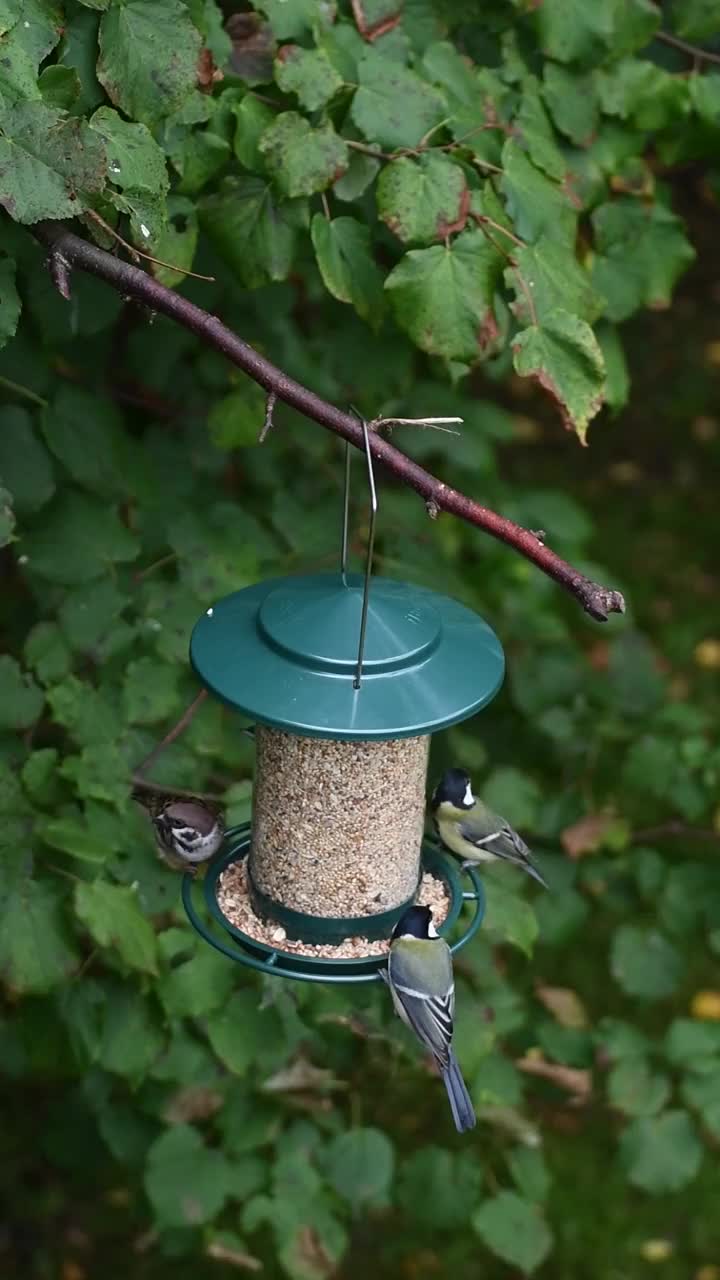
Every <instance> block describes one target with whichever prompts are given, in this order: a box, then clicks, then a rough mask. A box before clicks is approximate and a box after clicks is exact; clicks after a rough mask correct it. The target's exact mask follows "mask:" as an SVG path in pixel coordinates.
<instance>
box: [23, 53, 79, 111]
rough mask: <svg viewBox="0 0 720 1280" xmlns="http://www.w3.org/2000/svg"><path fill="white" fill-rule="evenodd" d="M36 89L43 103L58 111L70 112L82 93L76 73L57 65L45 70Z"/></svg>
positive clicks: (69, 68)
mask: <svg viewBox="0 0 720 1280" xmlns="http://www.w3.org/2000/svg"><path fill="white" fill-rule="evenodd" d="M38 88H39V90H40V92H41V94H42V97H43V102H45V103H46V104H47V106H48V107H57V109H58V110H59V111H71V110H72V108H73V107H74V106H75V104H76V103H77V101H78V99H79V97H80V94H81V93H82V85H81V84H80V77H79V75H78V73H77V71H75V69H74V68H73V67H62V66H60V65H59V64H56V65H55V66H52V67H46V68H45V70H44V71H43V73H42V75H41V76H40V78H39V80H38ZM33 96H34V95H33Z"/></svg>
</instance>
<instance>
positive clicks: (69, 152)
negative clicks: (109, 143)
mask: <svg viewBox="0 0 720 1280" xmlns="http://www.w3.org/2000/svg"><path fill="white" fill-rule="evenodd" d="M106 169H107V160H106V156H105V148H104V146H103V144H102V141H101V140H100V139H99V138H98V137H97V136H96V135H95V134H93V132H92V130H91V129H89V128H88V126H87V124H86V123H85V121H84V120H78V119H76V118H75V117H73V116H68V115H66V114H65V113H64V112H62V111H56V110H55V109H54V108H52V107H47V106H45V103H43V102H18V103H17V104H16V105H15V106H13V107H10V108H9V109H8V110H6V111H5V113H4V116H3V123H2V132H1V133H0V175H2V177H0V203H1V204H2V205H3V207H4V208H5V209H6V210H7V212H8V213H9V214H10V217H11V218H14V219H15V221H16V222H26V223H32V222H38V221H39V220H40V219H41V218H68V217H69V218H73V217H76V216H77V214H79V213H80V212H81V211H82V210H83V209H85V208H87V207H88V205H89V204H90V203H91V197H92V196H93V195H94V194H96V193H97V192H99V191H102V188H103V186H104V183H105V175H106Z"/></svg>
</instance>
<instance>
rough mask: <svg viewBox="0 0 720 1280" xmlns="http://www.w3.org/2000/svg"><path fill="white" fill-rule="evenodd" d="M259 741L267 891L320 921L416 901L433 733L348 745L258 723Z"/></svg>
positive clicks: (259, 828)
mask: <svg viewBox="0 0 720 1280" xmlns="http://www.w3.org/2000/svg"><path fill="white" fill-rule="evenodd" d="M255 742H256V749H257V769H256V776H255V789H254V793H253V824H252V828H253V829H252V845H251V850H250V875H251V877H252V880H253V883H254V884H255V886H256V887H257V889H259V890H260V892H261V893H263V894H265V895H266V896H267V897H269V898H271V899H272V900H274V901H275V902H278V903H280V904H281V905H283V906H286V907H290V908H291V909H292V910H294V911H303V912H306V913H307V914H308V915H315V916H328V917H338V916H339V917H343V916H345V917H353V916H364V915H378V914H380V913H381V912H384V911H389V910H392V908H393V907H397V906H400V905H401V903H403V902H407V900H408V899H409V898H411V897H412V896H413V894H414V893H415V890H416V887H417V883H418V876H419V874H420V846H421V844H422V837H423V827H424V822H425V777H426V772H427V758H428V750H429V745H430V739H429V737H428V736H426V735H425V736H423V737H419V738H399V739H398V738H392V739H389V740H385V741H381V742H375V741H373V742H368V741H357V742H344V741H337V740H334V739H333V740H329V739H326V738H303V737H298V736H296V735H295V734H288V733H282V732H280V731H279V730H277V729H270V728H268V727H267V726H261V725H258V726H257V728H256V733H255ZM333 953H335V950H334V949H333Z"/></svg>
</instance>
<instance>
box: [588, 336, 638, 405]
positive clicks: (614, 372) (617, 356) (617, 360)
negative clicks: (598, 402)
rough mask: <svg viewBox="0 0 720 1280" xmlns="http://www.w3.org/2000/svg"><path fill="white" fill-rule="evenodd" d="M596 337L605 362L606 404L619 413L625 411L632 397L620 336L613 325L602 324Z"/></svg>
mask: <svg viewBox="0 0 720 1280" xmlns="http://www.w3.org/2000/svg"><path fill="white" fill-rule="evenodd" d="M595 337H596V338H597V340H598V342H599V344H600V350H601V351H602V354H603V360H604V361H605V403H606V404H607V406H608V408H609V409H612V410H613V412H614V413H617V412H618V411H619V410H620V409H624V408H625V405H626V404H627V402H628V399H629V396H630V372H629V370H628V367H627V361H626V359H625V352H624V351H623V347H622V342H621V340H620V334H619V333H618V331H617V328H616V327H615V325H613V324H600V325H598V327H597V329H596V330H595Z"/></svg>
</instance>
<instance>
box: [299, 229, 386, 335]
mask: <svg viewBox="0 0 720 1280" xmlns="http://www.w3.org/2000/svg"><path fill="white" fill-rule="evenodd" d="M311 236H312V242H313V248H314V249H315V256H316V258H317V264H318V267H319V269H320V274H321V276H322V278H323V282H324V284H325V288H326V289H327V290H328V292H329V293H331V294H332V295H333V297H334V298H337V299H338V301H339V302H349V303H351V304H352V305H353V306H354V308H355V310H356V311H357V313H358V315H359V316H362V318H363V320H368V321H369V322H371V323H373V326H374V327H377V325H378V324H379V322H380V319H381V317H382V310H383V306H384V303H385V297H384V294H383V281H382V276H381V274H380V270H379V268H378V266H377V264H376V262H375V260H374V258H373V256H372V250H371V239H370V229H369V227H366V226H365V225H364V223H362V222H358V221H357V220H356V219H355V218H333V219H332V220H329V219H327V218H325V217H323V215H322V214H320V213H318V214H316V215H315V217H314V218H313V220H312V224H311Z"/></svg>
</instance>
